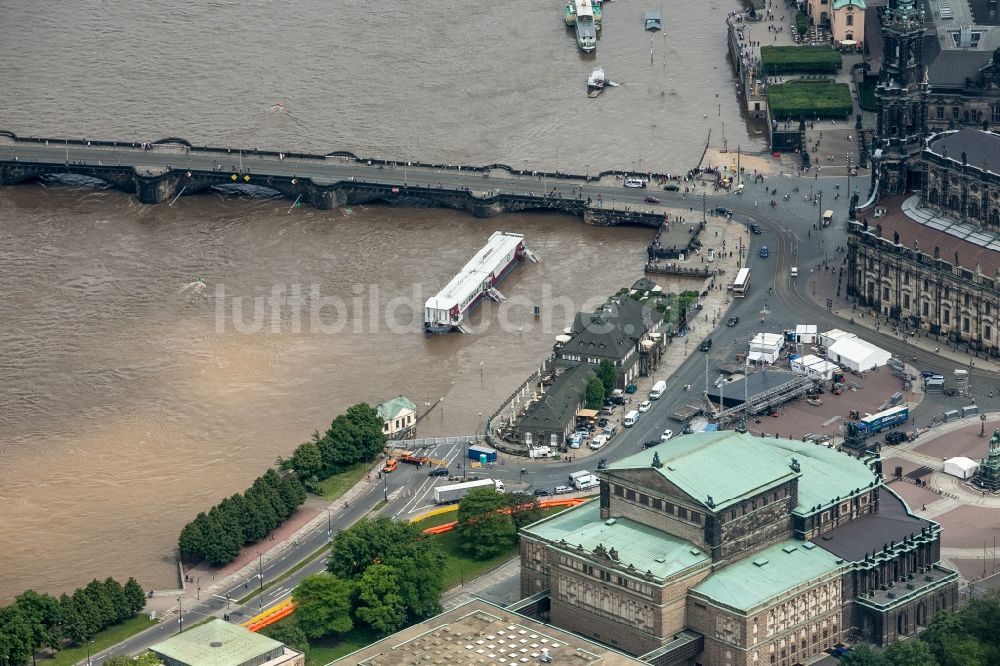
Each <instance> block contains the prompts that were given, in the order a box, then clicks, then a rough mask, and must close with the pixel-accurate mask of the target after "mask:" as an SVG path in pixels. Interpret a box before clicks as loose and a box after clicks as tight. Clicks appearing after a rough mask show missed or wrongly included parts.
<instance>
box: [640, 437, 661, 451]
mask: <svg viewBox="0 0 1000 666" xmlns="http://www.w3.org/2000/svg"><path fill="white" fill-rule="evenodd" d="M660 444H663V442H661V441H660V440H658V439H651V440H649V441H646V442H643V443H642V448H644V449H649V448H652V447H654V446H659V445H660Z"/></svg>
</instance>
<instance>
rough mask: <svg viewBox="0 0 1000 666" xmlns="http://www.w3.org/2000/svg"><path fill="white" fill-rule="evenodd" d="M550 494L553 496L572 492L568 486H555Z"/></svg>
mask: <svg viewBox="0 0 1000 666" xmlns="http://www.w3.org/2000/svg"><path fill="white" fill-rule="evenodd" d="M552 492H553V494H555V495H562V494H563V493H571V492H573V489H572V488H571V487H570V486H556V488H555V490H553V491H552Z"/></svg>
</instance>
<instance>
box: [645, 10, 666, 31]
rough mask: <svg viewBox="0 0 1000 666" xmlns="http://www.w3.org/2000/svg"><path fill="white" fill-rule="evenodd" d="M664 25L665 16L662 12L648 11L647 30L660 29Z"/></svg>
mask: <svg viewBox="0 0 1000 666" xmlns="http://www.w3.org/2000/svg"><path fill="white" fill-rule="evenodd" d="M662 27H663V18H662V17H661V16H660V12H658V11H654V12H646V30H660V29H661V28H662Z"/></svg>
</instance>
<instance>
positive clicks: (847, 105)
mask: <svg viewBox="0 0 1000 666" xmlns="http://www.w3.org/2000/svg"><path fill="white" fill-rule="evenodd" d="M767 103H768V104H769V105H770V109H771V117H773V118H774V119H776V120H779V121H780V120H784V119H786V118H791V119H792V120H798V119H799V118H805V119H806V120H813V119H817V118H848V117H850V115H851V113H852V112H853V111H854V104H853V103H852V101H851V90H850V88H849V87H848V86H847V84H846V83H835V82H834V81H831V80H829V79H825V80H817V81H791V82H790V83H781V84H778V85H772V86H769V87H768V89H767Z"/></svg>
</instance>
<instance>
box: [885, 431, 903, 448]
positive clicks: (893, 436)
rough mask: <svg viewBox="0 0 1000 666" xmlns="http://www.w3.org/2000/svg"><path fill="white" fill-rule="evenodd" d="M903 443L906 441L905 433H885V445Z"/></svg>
mask: <svg viewBox="0 0 1000 666" xmlns="http://www.w3.org/2000/svg"><path fill="white" fill-rule="evenodd" d="M905 441H906V433H905V432H900V431H895V432H889V433H886V435H885V443H886V444H890V445H892V444H902V443H903V442H905Z"/></svg>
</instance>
